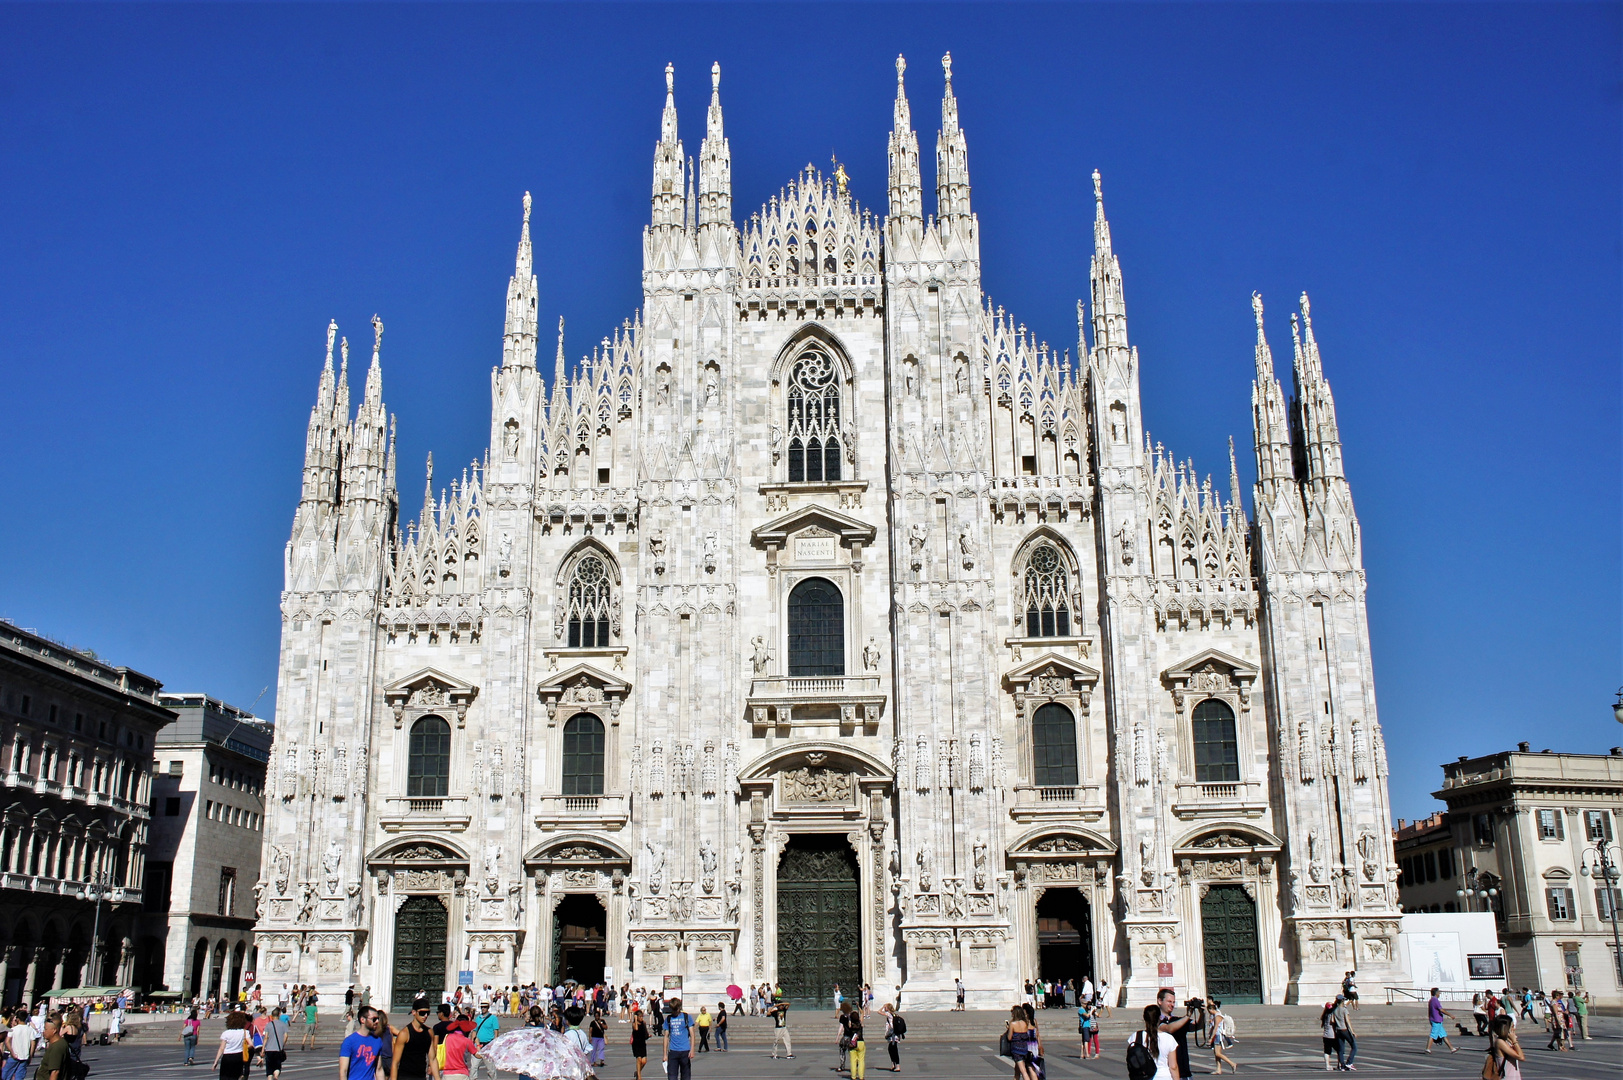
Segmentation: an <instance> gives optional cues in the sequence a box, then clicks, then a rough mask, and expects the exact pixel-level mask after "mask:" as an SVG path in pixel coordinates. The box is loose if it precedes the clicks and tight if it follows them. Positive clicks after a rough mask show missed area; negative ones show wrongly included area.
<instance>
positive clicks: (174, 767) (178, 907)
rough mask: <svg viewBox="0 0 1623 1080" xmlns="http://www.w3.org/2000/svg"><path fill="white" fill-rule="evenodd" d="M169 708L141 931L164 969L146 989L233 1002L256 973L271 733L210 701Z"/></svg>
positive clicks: (196, 698)
mask: <svg viewBox="0 0 1623 1080" xmlns="http://www.w3.org/2000/svg"><path fill="white" fill-rule="evenodd" d="M163 703H164V705H165V706H167V707H168V708H170V709H172V710H174V712H175V715H176V716H177V717H178V719H177V720H176V721H175V723H174V724H172V725H171V726H170V727H168V728H166V729H164V732H163V734H162V735H160V736H159V738H158V744H157V747H156V757H157V761H156V766H155V771H156V775H155V776H154V778H153V784H152V819H153V820H152V841H151V845H150V846H151V851H150V853H149V857H148V860H147V876H146V888H145V890H144V892H145V911H146V918H145V920H144V922H145V924H146V926H147V928H148V930H147V932H148V934H150V935H151V936H152V937H153V938H156V939H157V940H158V941H159V942H160V943H161V946H160V948H161V956H162V969H161V970H158V969H157V968H156V965H155V966H154V970H153V971H152V973H151V974H152V976H153V977H154V982H153V983H152V984H150V985H148V986H147V987H146V988H147V989H151V990H156V989H166V990H172V991H178V992H179V993H180V994H181V996H182V997H183V998H184V999H185V1000H188V1001H189V1000H191V999H192V998H193V997H196V996H207V995H209V994H224V995H227V996H231V995H235V994H236V993H237V991H238V990H239V989H241V988H242V986H243V980H244V976H245V975H246V974H247V973H249V972H251V971H253V948H254V935H253V929H254V898H255V897H256V896H257V895H258V892H257V891H256V888H257V886H258V883H259V860H260V847H261V842H262V840H263V838H264V828H265V826H264V819H265V762H266V761H267V760H268V759H269V757H270V747H271V726H270V724H268V723H266V722H265V721H263V720H260V719H258V718H257V717H255V716H253V715H252V714H250V713H247V712H244V711H243V710H241V709H236V708H233V707H231V706H230V705H227V704H225V703H224V702H221V701H216V700H215V699H214V698H211V697H208V696H207V695H205V694H165V695H163ZM160 983H161V986H160V985H159V984H160Z"/></svg>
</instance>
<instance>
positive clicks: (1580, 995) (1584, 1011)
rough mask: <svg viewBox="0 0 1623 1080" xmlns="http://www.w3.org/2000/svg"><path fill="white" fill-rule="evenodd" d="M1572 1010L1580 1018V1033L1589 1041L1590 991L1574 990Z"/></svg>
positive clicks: (1585, 1040)
mask: <svg viewBox="0 0 1623 1080" xmlns="http://www.w3.org/2000/svg"><path fill="white" fill-rule="evenodd" d="M1572 1012H1573V1015H1574V1016H1576V1017H1577V1018H1578V1035H1579V1036H1580V1037H1581V1038H1582V1039H1583V1040H1584V1042H1588V1041H1589V991H1588V990H1574V991H1573V992H1572Z"/></svg>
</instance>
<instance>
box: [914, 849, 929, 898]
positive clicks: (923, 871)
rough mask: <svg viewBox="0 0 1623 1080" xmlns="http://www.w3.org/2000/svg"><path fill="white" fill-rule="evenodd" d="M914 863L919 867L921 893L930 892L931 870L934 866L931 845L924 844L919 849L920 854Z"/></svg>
mask: <svg viewBox="0 0 1623 1080" xmlns="http://www.w3.org/2000/svg"><path fill="white" fill-rule="evenodd" d="M914 861H915V862H917V863H918V867H919V892H929V891H930V884H931V882H930V868H931V865H932V859H931V855H930V845H929V844H924V845H922V846H921V847H920V848H919V853H918V855H917V856H915V859H914Z"/></svg>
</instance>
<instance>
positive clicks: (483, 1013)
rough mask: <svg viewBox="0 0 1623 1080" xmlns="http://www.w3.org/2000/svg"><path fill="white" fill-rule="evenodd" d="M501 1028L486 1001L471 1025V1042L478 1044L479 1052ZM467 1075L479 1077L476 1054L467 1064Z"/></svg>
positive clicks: (500, 1023) (498, 1020) (493, 1072)
mask: <svg viewBox="0 0 1623 1080" xmlns="http://www.w3.org/2000/svg"><path fill="white" fill-rule="evenodd" d="M501 1028H502V1022H501V1020H500V1019H498V1018H497V1017H496V1016H495V1014H493V1013H492V1012H491V1011H490V1002H488V1001H487V1002H485V1003H484V1004H483V1005H481V1006H479V1019H478V1020H477V1021H475V1022H474V1025H473V1041H474V1042H475V1043H476V1044H478V1046H479V1049H480V1051H481V1052H482V1051H483V1050H484V1049H485V1047H487V1046H489V1045H490V1040H491V1039H494V1038H495V1037H496V1034H497V1032H499V1031H501ZM468 1075H469V1076H473V1077H477V1076H478V1075H479V1055H478V1054H475V1055H474V1058H473V1060H472V1061H471V1062H469V1063H468ZM491 1076H492V1077H494V1076H495V1070H494V1069H492V1070H491Z"/></svg>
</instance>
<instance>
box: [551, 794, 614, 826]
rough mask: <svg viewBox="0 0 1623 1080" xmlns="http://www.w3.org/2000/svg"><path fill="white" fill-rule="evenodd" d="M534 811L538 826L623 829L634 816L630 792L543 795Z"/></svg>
mask: <svg viewBox="0 0 1623 1080" xmlns="http://www.w3.org/2000/svg"><path fill="white" fill-rule="evenodd" d="M539 801H540V805H539V806H537V807H536V810H535V827H536V828H538V829H540V830H541V831H542V832H554V831H556V830H558V829H607V830H608V831H610V832H614V831H616V830H619V829H623V828H624V827H625V824H626V822H627V821H629V820H630V818H631V797H630V796H628V795H543V796H541V798H540V800H539Z"/></svg>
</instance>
